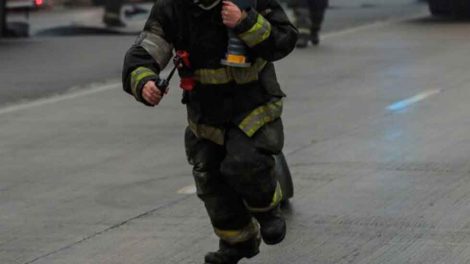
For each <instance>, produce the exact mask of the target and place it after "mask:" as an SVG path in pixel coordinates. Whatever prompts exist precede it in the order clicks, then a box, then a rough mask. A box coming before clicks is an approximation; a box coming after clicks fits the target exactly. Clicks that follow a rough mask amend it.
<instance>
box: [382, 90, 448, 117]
mask: <svg viewBox="0 0 470 264" xmlns="http://www.w3.org/2000/svg"><path fill="white" fill-rule="evenodd" d="M440 92H442V90H429V91H424V92H422V93H420V94H417V95H415V96H413V97H410V98H407V99H405V100H401V101H398V102H395V103H393V104H391V105H389V106H387V110H388V111H392V112H398V111H402V110H404V109H406V108H408V107H410V106H411V105H413V104H416V103H418V102H420V101H423V100H424V99H426V98H428V97H431V96H433V95H436V94H438V93H440Z"/></svg>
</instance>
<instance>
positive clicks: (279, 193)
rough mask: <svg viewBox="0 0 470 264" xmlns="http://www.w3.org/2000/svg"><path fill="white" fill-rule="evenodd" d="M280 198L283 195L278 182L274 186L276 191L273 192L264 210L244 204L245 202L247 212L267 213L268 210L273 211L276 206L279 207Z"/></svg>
mask: <svg viewBox="0 0 470 264" xmlns="http://www.w3.org/2000/svg"><path fill="white" fill-rule="evenodd" d="M282 196H283V194H282V189H281V184H280V183H279V182H278V183H277V185H276V191H274V195H273V200H272V202H271V204H270V205H269V206H268V207H264V208H256V207H250V206H249V205H248V204H247V203H246V202H245V206H246V209H248V211H250V212H252V213H265V212H269V211H270V210H272V209H274V208H275V207H276V206H278V205H279V203H280V202H281V201H282Z"/></svg>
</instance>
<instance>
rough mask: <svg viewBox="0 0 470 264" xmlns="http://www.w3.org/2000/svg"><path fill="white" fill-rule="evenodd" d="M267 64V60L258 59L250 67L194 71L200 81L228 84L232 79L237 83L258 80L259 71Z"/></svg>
mask: <svg viewBox="0 0 470 264" xmlns="http://www.w3.org/2000/svg"><path fill="white" fill-rule="evenodd" d="M266 64H267V62H266V61H265V60H263V59H257V60H256V61H255V63H254V64H253V65H252V66H251V67H249V68H235V67H224V68H219V69H199V70H196V71H195V72H194V77H195V79H196V81H198V82H199V83H201V84H208V85H220V84H227V83H230V82H232V81H234V82H235V83H237V84H247V83H250V82H254V81H257V80H258V76H259V73H260V72H261V71H262V70H263V69H264V67H265V66H266Z"/></svg>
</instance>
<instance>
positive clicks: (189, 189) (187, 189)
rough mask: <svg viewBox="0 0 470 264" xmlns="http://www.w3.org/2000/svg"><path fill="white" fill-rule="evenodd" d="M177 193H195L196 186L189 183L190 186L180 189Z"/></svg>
mask: <svg viewBox="0 0 470 264" xmlns="http://www.w3.org/2000/svg"><path fill="white" fill-rule="evenodd" d="M177 193H179V194H195V193H196V186H194V185H189V186H186V187H183V188H181V189H179V190H178V192H177Z"/></svg>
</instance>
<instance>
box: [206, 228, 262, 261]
mask: <svg viewBox="0 0 470 264" xmlns="http://www.w3.org/2000/svg"><path fill="white" fill-rule="evenodd" d="M260 243H261V238H260V237H259V235H257V236H255V237H254V238H252V239H250V240H248V241H245V242H241V243H237V244H234V245H231V244H229V243H227V242H225V241H223V240H220V242H219V250H218V251H216V252H209V253H207V255H206V257H205V264H237V263H238V261H240V260H241V259H242V258H252V257H254V256H256V255H258V253H259V245H260Z"/></svg>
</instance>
